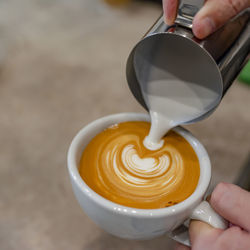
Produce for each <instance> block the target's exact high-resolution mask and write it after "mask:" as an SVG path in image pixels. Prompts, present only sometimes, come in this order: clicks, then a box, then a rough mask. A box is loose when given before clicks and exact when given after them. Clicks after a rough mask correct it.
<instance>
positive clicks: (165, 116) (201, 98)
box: [140, 73, 218, 150]
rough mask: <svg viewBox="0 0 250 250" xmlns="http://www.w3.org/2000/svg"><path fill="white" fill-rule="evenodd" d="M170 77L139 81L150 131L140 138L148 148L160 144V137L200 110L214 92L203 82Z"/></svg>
mask: <svg viewBox="0 0 250 250" xmlns="http://www.w3.org/2000/svg"><path fill="white" fill-rule="evenodd" d="M168 74H169V73H168ZM170 78H171V79H169V80H167V81H166V80H154V81H149V82H146V83H140V85H141V90H142V93H143V97H144V100H145V102H146V104H147V106H148V109H149V112H150V116H151V129H150V133H149V135H148V136H147V137H146V138H145V140H144V146H145V147H146V148H148V149H150V150H157V149H159V148H161V147H162V146H163V140H161V139H162V138H163V136H164V135H165V134H166V133H167V132H168V131H169V130H170V129H171V128H173V127H175V126H177V125H180V124H183V123H185V122H187V121H191V120H193V119H195V118H196V117H198V116H199V115H201V114H202V113H204V112H205V111H206V110H207V109H208V107H209V105H210V103H211V102H212V100H215V99H216V97H217V96H218V93H217V92H214V91H212V90H211V89H209V88H206V87H205V86H201V85H199V84H195V83H190V82H184V81H182V80H180V79H177V78H175V79H174V77H170Z"/></svg>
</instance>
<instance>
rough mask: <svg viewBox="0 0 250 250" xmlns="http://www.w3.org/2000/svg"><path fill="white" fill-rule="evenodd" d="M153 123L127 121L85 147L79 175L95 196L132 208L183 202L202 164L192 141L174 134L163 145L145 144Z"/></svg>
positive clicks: (189, 193) (196, 182)
mask: <svg viewBox="0 0 250 250" xmlns="http://www.w3.org/2000/svg"><path fill="white" fill-rule="evenodd" d="M149 129H150V124H149V123H147V122H124V123H120V124H117V125H114V126H112V127H110V128H107V129H106V130H104V131H102V132H101V133H100V134H98V135H97V136H96V137H94V138H93V139H92V141H91V142H90V143H89V144H88V145H87V147H86V148H85V150H84V152H83V155H82V159H81V162H80V167H79V171H80V175H81V177H82V178H83V180H84V181H85V182H86V184H87V185H88V186H89V187H90V188H91V189H93V190H94V191H95V192H96V193H98V194H100V195H101V196H103V197H105V198H107V199H108V200H110V201H113V202H116V203H118V204H121V205H125V206H129V207H134V208H163V207H167V206H171V205H174V204H176V203H179V202H181V201H183V200H185V199H186V198H187V197H189V196H190V195H191V194H192V193H193V192H194V190H195V188H196V186H197V184H198V180H199V175H200V172H199V161H198V158H197V156H196V154H195V152H194V150H193V148H192V147H191V146H190V145H189V143H188V142H187V141H186V140H185V139H184V138H183V137H182V136H180V135H179V134H177V133H176V132H173V131H170V132H169V133H168V134H167V135H166V136H165V137H164V138H163V140H164V145H163V147H161V148H160V149H159V150H157V151H150V150H148V149H146V148H145V147H144V145H143V140H144V138H145V137H146V136H147V135H148V133H149Z"/></svg>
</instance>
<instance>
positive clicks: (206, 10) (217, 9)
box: [193, 0, 250, 39]
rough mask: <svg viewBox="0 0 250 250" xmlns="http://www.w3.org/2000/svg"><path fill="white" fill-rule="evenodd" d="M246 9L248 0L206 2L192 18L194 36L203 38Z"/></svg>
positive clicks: (248, 5) (249, 2)
mask: <svg viewBox="0 0 250 250" xmlns="http://www.w3.org/2000/svg"><path fill="white" fill-rule="evenodd" d="M248 7H250V0H219V1H218V0H207V1H206V2H205V5H204V6H203V7H202V8H201V10H200V11H199V12H198V13H197V14H196V16H195V18H194V21H193V32H194V35H195V36H196V37H198V38H200V39H203V38H205V37H206V36H208V35H210V34H211V33H213V32H214V31H215V30H217V29H218V28H220V27H221V26H222V25H223V24H225V23H226V22H227V21H228V20H229V19H231V18H232V17H234V16H235V15H237V14H238V13H240V12H241V11H242V10H244V9H246V8H248Z"/></svg>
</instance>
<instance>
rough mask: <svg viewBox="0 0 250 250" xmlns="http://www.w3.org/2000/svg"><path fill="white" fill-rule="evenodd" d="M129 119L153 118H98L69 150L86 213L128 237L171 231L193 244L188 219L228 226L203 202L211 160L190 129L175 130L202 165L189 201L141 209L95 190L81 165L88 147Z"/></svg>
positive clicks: (71, 169)
mask: <svg viewBox="0 0 250 250" xmlns="http://www.w3.org/2000/svg"><path fill="white" fill-rule="evenodd" d="M127 121H148V122H149V121H150V116H149V115H148V114H140V113H120V114H114V115H109V116H106V117H103V118H100V119H98V120H95V121H93V122H91V123H90V124H88V125H87V126H85V127H84V128H82V129H81V130H80V131H79V133H78V134H77V135H76V136H75V138H74V139H73V141H72V143H71V145H70V148H69V151H68V159H67V161H68V171H69V176H70V180H71V183H72V187H73V191H74V194H75V196H76V199H77V200H78V202H79V204H80V205H81V207H82V209H83V210H84V212H85V213H86V214H87V215H88V216H89V217H90V218H91V219H92V220H93V221H94V222H95V223H96V224H97V225H99V226H100V227H101V228H103V229H104V230H105V231H107V232H109V233H110V234H112V235H115V236H118V237H120V238H125V239H138V240H139V239H151V238H155V237H157V236H160V235H163V234H168V235H169V236H170V237H171V238H173V239H174V240H176V241H178V242H181V243H183V244H185V245H190V242H189V237H188V222H189V220H190V219H196V220H200V221H203V222H205V223H208V224H210V225H211V226H213V227H215V228H221V229H225V228H227V222H226V221H225V220H224V219H223V218H222V217H221V216H219V215H218V214H216V213H215V211H214V210H213V209H212V208H211V207H210V205H209V203H208V202H206V201H203V199H204V196H205V193H206V191H207V189H208V186H209V183H210V179H211V163H210V160H209V156H208V154H207V152H206V150H205V148H204V147H203V145H202V144H201V143H200V142H199V141H198V140H197V139H196V138H195V137H194V136H193V135H192V134H191V133H190V132H188V131H187V130H186V129H184V128H182V127H176V128H174V129H173V130H174V131H175V132H176V133H178V134H179V135H181V136H182V137H184V138H185V139H186V140H187V141H188V143H189V144H190V145H191V146H192V148H193V149H194V151H195V153H196V155H197V157H198V159H199V165H200V178H199V182H198V185H197V187H196V189H195V191H194V192H193V193H192V194H191V196H189V197H188V198H187V199H186V200H184V201H182V202H180V203H178V204H176V205H173V206H170V207H165V208H158V209H138V208H132V207H126V206H123V205H120V204H117V203H114V202H112V201H109V200H107V199H106V198H104V197H102V196H100V195H99V194H97V193H96V192H94V191H93V190H92V189H91V188H90V187H89V186H88V185H87V184H86V183H85V182H84V181H83V179H82V178H81V176H80V174H79V171H78V167H79V162H80V159H81V156H82V152H83V150H84V148H85V147H86V146H87V145H88V143H89V142H90V141H91V139H92V138H93V137H94V136H96V135H97V134H99V133H100V132H101V131H103V130H104V129H106V128H107V127H109V126H111V125H114V124H117V123H121V122H127Z"/></svg>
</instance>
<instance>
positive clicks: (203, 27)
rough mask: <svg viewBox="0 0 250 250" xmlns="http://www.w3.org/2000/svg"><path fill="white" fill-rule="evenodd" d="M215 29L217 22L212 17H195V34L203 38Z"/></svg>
mask: <svg viewBox="0 0 250 250" xmlns="http://www.w3.org/2000/svg"><path fill="white" fill-rule="evenodd" d="M214 31H215V23H214V21H213V20H212V19H211V18H210V17H205V18H203V19H198V20H197V19H195V20H194V22H193V32H194V35H195V36H196V37H198V38H200V39H203V38H205V37H207V36H208V35H210V34H211V33H213V32H214Z"/></svg>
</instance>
